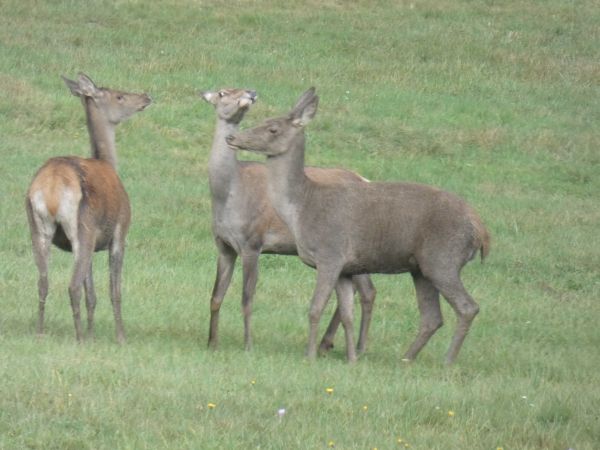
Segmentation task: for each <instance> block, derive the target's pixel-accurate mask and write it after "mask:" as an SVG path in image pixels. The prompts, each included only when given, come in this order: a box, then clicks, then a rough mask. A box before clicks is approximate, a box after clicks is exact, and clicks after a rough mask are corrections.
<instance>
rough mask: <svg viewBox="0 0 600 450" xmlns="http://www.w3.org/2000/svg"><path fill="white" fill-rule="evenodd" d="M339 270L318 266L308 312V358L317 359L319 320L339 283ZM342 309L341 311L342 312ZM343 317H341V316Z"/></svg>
mask: <svg viewBox="0 0 600 450" xmlns="http://www.w3.org/2000/svg"><path fill="white" fill-rule="evenodd" d="M339 273H340V271H339V270H331V269H330V270H325V269H320V268H317V284H316V287H315V291H314V293H313V297H312V301H311V305H310V311H309V313H308V320H309V333H308V347H307V350H306V356H307V357H308V359H315V358H316V356H317V334H318V332H319V321H320V319H321V315H322V314H323V309H324V308H325V305H326V304H327V300H329V297H330V296H331V292H332V291H333V288H334V286H335V285H336V283H337V280H338V276H339ZM341 312H342V311H340V313H341ZM340 319H341V317H340Z"/></svg>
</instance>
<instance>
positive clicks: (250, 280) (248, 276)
mask: <svg viewBox="0 0 600 450" xmlns="http://www.w3.org/2000/svg"><path fill="white" fill-rule="evenodd" d="M259 256H260V253H259V252H252V253H249V254H244V255H242V271H243V290H242V312H243V314H244V345H245V348H246V350H250V349H251V348H252V333H251V330H250V319H251V316H252V300H253V299H254V292H255V290H256V282H257V280H258V257H259Z"/></svg>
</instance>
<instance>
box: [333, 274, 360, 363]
mask: <svg viewBox="0 0 600 450" xmlns="http://www.w3.org/2000/svg"><path fill="white" fill-rule="evenodd" d="M335 291H336V294H337V298H338V309H339V312H340V320H341V322H342V326H343V327H344V332H345V335H346V356H347V358H348V362H349V363H354V362H356V349H355V348H354V311H353V310H354V289H353V287H352V277H348V276H341V277H340V278H339V279H338V282H337V284H336V287H335Z"/></svg>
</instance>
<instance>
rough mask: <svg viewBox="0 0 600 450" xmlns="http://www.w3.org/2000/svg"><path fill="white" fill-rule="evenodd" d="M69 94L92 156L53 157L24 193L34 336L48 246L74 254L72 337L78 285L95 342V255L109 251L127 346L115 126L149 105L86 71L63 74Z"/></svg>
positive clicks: (127, 210) (127, 213) (123, 213)
mask: <svg viewBox="0 0 600 450" xmlns="http://www.w3.org/2000/svg"><path fill="white" fill-rule="evenodd" d="M62 78H63V80H64V82H65V84H66V85H67V87H68V88H69V90H70V91H71V93H72V94H73V95H75V96H77V97H79V98H80V99H81V103H82V104H83V108H84V110H85V114H86V118H87V127H88V131H89V135H90V143H91V157H90V158H81V157H79V156H59V157H54V158H50V159H49V160H47V161H46V163H45V164H44V165H43V166H42V167H41V168H40V169H39V170H38V171H37V173H36V174H35V176H34V177H33V180H32V181H31V184H30V185H29V189H28V190H27V195H26V200H25V205H26V211H27V218H28V222H29V229H30V232H31V242H32V247H33V255H34V260H35V264H36V266H37V269H38V272H39V278H38V295H39V309H38V322H37V334H38V335H39V336H42V335H43V334H44V310H45V305H46V297H47V295H48V259H49V255H50V248H51V244H54V245H55V246H56V247H58V248H59V249H61V250H64V251H67V252H71V253H73V259H74V268H73V273H72V276H71V280H70V283H69V297H70V300H71V309H72V312H73V320H74V323H75V337H76V340H77V342H82V340H83V333H82V326H81V317H80V309H79V304H80V299H81V291H82V287H83V288H84V289H85V297H86V308H87V335H88V338H93V337H94V310H95V307H96V294H95V291H94V281H93V276H92V256H93V253H94V252H98V251H101V250H107V251H108V257H109V258H108V262H109V268H110V297H111V301H112V307H113V314H114V319H115V324H116V337H117V341H118V343H119V344H122V343H124V342H125V331H124V329H123V321H122V318H121V271H122V267H123V256H124V251H125V237H126V235H127V231H128V229H129V224H130V219H131V207H130V203H129V198H128V196H127V192H126V191H125V188H124V187H123V184H122V182H121V179H120V178H119V175H118V174H117V155H116V146H115V129H116V126H117V125H118V124H119V123H121V122H123V121H124V120H126V119H127V118H129V117H131V116H132V115H133V114H135V113H137V112H138V111H142V110H144V109H145V108H146V107H147V106H148V105H150V103H151V102H152V100H151V99H150V97H149V96H148V95H147V94H145V93H144V94H133V93H128V92H122V91H118V90H113V89H109V88H104V87H97V86H96V84H95V83H94V82H93V81H92V80H91V79H90V77H88V76H87V75H85V74H83V73H79V75H78V79H77V81H74V80H70V79H68V78H66V77H64V76H63V77H62Z"/></svg>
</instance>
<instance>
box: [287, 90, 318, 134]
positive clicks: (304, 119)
mask: <svg viewBox="0 0 600 450" xmlns="http://www.w3.org/2000/svg"><path fill="white" fill-rule="evenodd" d="M313 93H314V91H313ZM317 106H319V97H318V96H316V95H313V97H312V98H311V99H310V100H308V103H306V104H305V105H303V107H302V109H301V110H298V111H296V114H294V115H293V116H292V123H293V124H294V126H296V127H305V126H306V125H308V124H309V123H310V121H311V120H313V118H314V117H315V115H316V114H317Z"/></svg>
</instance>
